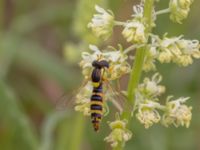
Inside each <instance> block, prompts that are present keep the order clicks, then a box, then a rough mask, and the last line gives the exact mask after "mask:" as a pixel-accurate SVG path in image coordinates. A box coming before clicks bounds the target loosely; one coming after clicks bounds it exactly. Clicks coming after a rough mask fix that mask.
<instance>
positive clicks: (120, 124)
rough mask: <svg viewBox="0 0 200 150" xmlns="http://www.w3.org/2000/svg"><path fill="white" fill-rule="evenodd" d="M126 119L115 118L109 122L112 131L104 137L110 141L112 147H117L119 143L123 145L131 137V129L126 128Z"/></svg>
mask: <svg viewBox="0 0 200 150" xmlns="http://www.w3.org/2000/svg"><path fill="white" fill-rule="evenodd" d="M126 124H127V120H120V119H117V120H115V121H113V122H110V123H109V126H110V128H111V130H112V132H111V133H110V134H109V135H108V136H107V137H106V138H105V139H104V140H105V141H107V142H110V143H111V146H112V147H117V146H118V145H119V144H122V145H124V144H125V142H126V141H128V140H129V139H130V138H131V137H132V133H131V131H129V130H128V129H126Z"/></svg>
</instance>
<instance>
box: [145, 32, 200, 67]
mask: <svg viewBox="0 0 200 150" xmlns="http://www.w3.org/2000/svg"><path fill="white" fill-rule="evenodd" d="M151 37H152V43H151V46H149V47H150V48H149V49H148V52H147V55H146V57H145V62H144V66H143V70H145V71H150V70H155V60H158V61H159V62H161V63H170V62H173V63H176V64H178V65H179V66H188V65H190V64H192V63H193V58H200V45H199V41H198V40H186V39H183V36H178V37H171V38H168V37H167V36H166V35H165V36H164V37H163V39H160V38H159V37H158V36H155V35H151Z"/></svg>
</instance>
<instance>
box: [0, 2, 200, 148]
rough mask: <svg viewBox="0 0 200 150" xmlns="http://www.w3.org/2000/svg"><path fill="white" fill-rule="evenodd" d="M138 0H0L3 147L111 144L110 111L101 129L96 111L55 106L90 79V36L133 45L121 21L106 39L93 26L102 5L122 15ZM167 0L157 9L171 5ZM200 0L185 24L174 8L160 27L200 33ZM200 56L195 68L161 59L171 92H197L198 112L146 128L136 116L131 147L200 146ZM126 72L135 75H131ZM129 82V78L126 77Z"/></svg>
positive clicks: (0, 145) (191, 35)
mask: <svg viewBox="0 0 200 150" xmlns="http://www.w3.org/2000/svg"><path fill="white" fill-rule="evenodd" d="M137 3H138V1H135V0H74V1H72V0H42V1H41V0H1V1H0V150H104V149H105V150H109V149H111V148H110V147H109V145H108V144H106V143H105V142H104V141H103V139H104V137H105V136H107V135H108V134H109V132H110V129H109V127H108V125H107V123H106V122H107V120H113V115H109V116H107V117H106V118H104V121H103V123H102V129H101V132H100V133H98V134H96V133H94V132H93V129H92V126H91V124H90V119H89V117H88V118H86V117H83V116H82V115H81V114H78V113H77V114H76V113H74V112H71V111H68V110H67V109H66V110H65V111H58V110H56V109H55V105H56V101H57V100H58V99H59V97H60V96H61V95H62V94H63V93H66V94H67V95H72V93H73V91H75V90H76V89H77V88H78V87H79V86H80V85H81V80H82V75H81V70H80V68H79V67H78V62H79V61H80V53H81V51H83V50H88V44H89V43H92V44H97V45H98V46H100V47H103V46H106V45H108V44H109V45H112V46H116V45H117V44H118V43H121V44H123V46H124V47H126V46H127V44H126V42H125V41H124V40H123V39H122V38H121V34H120V32H121V29H120V28H115V33H114V35H113V36H112V37H111V38H110V39H109V40H108V41H107V42H102V41H100V40H99V39H97V38H95V37H94V36H93V35H92V33H91V32H90V31H89V30H88V29H87V27H86V26H87V23H88V22H89V20H90V19H91V17H92V15H93V13H94V12H95V11H94V5H95V4H99V5H100V6H102V7H104V8H109V9H111V10H112V11H113V12H114V13H115V16H116V18H117V19H118V20H125V19H128V18H129V17H130V16H131V13H132V5H134V4H137ZM167 5H168V0H165V1H164V0H161V2H159V4H158V5H157V6H156V9H157V10H159V9H163V8H166V7H167ZM199 8H200V1H199V0H196V1H195V2H194V4H193V5H192V8H191V13H190V15H189V17H188V19H187V20H186V21H184V24H183V25H178V24H174V23H172V22H171V21H170V20H169V19H168V18H169V17H168V15H163V16H160V17H159V18H158V20H157V28H156V29H155V30H154V32H155V33H157V34H159V35H162V34H163V33H165V32H168V33H169V35H171V36H173V35H179V34H185V37H186V38H190V39H193V38H196V39H199V40H200V36H199V35H200V19H199V14H200V10H199ZM199 66H200V60H197V61H194V63H193V65H191V66H189V67H187V68H180V67H178V66H176V65H172V64H167V65H160V64H158V70H159V71H160V72H161V74H162V75H163V76H164V80H163V84H165V85H166V87H167V93H168V94H173V95H175V96H176V97H179V96H190V97H191V100H190V101H188V104H190V105H192V106H193V118H192V122H191V126H190V128H189V129H185V128H182V127H180V128H175V127H171V128H164V127H162V126H161V125H154V126H153V127H152V128H150V129H148V130H145V129H144V127H143V126H142V125H140V124H139V123H138V122H137V121H136V120H134V121H133V124H132V131H133V138H132V140H131V141H129V142H128V143H127V145H126V148H125V149H126V150H133V149H135V150H200V117H199V112H200V67H199ZM123 80H125V81H127V79H126V78H124V79H123ZM123 87H126V85H123Z"/></svg>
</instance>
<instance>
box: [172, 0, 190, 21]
mask: <svg viewBox="0 0 200 150" xmlns="http://www.w3.org/2000/svg"><path fill="white" fill-rule="evenodd" d="M192 2H193V0H170V3H169V8H170V10H171V15H170V19H171V20H172V21H174V22H177V23H182V20H183V19H185V18H187V16H188V13H189V11H190V5H191V4H192Z"/></svg>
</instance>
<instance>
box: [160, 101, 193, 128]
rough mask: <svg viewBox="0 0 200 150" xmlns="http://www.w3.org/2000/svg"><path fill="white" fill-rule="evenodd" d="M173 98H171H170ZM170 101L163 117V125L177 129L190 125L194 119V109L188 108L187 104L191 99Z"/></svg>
mask: <svg viewBox="0 0 200 150" xmlns="http://www.w3.org/2000/svg"><path fill="white" fill-rule="evenodd" d="M170 98H171V97H170ZM170 98H168V101H167V103H166V111H165V113H164V115H163V117H162V123H163V125H165V126H166V127H168V126H169V125H171V124H173V125H174V126H175V127H179V126H186V127H187V128H188V127H189V125H190V121H191V118H192V113H191V110H192V107H188V106H186V105H185V104H183V103H185V102H186V101H187V100H188V99H189V98H188V97H187V98H182V97H181V98H179V99H177V100H173V101H169V99H170Z"/></svg>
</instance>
